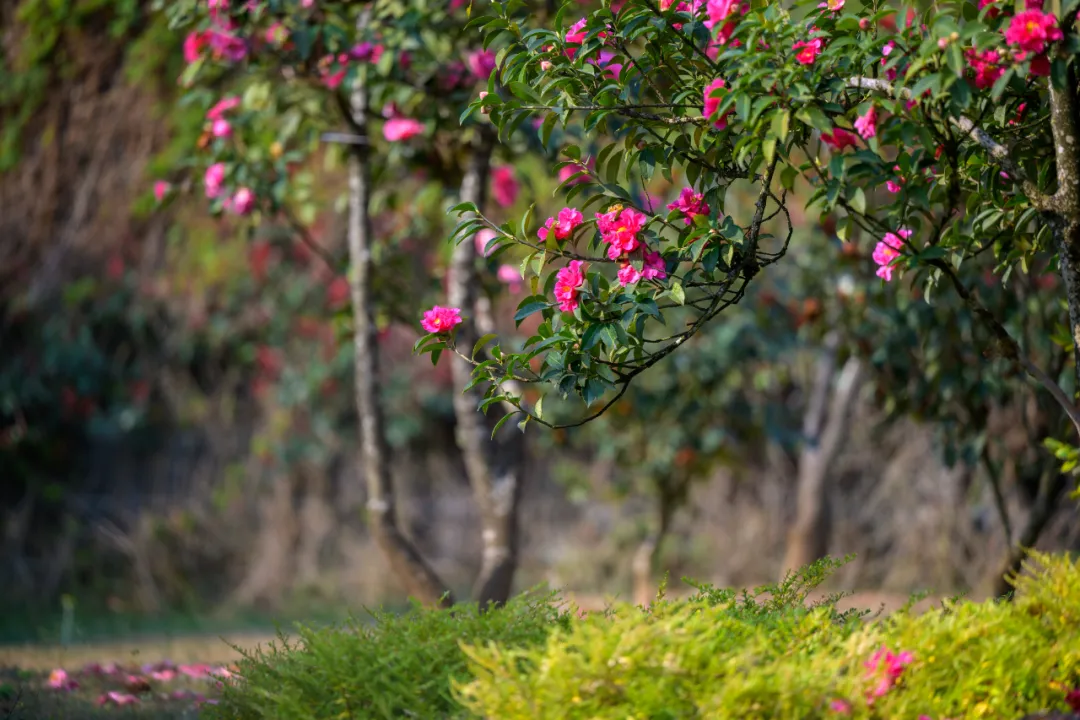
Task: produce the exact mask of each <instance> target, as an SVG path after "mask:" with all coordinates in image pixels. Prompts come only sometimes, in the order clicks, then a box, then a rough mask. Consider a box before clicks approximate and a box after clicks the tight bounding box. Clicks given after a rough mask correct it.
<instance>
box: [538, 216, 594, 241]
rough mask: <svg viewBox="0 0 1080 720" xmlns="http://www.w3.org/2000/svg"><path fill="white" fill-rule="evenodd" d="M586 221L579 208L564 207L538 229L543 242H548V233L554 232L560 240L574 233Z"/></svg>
mask: <svg viewBox="0 0 1080 720" xmlns="http://www.w3.org/2000/svg"><path fill="white" fill-rule="evenodd" d="M584 222H585V217H584V216H583V215H582V214H581V211H580V210H578V209H577V208H563V209H562V210H560V211H559V214H558V216H557V217H549V218H548V219H547V221H546V222H545V223H544V226H543V227H541V228H540V229H539V230H537V231H536V234H537V236H539V238H540V240H541V241H542V242H547V239H548V233H549V232H554V233H555V239H556V240H559V241H560V242H561V241H563V240H565V239H567V238H568V237H570V236H571V235H573V233H574V230H575V229H577V228H578V227H580V226H581V225H582V223H584Z"/></svg>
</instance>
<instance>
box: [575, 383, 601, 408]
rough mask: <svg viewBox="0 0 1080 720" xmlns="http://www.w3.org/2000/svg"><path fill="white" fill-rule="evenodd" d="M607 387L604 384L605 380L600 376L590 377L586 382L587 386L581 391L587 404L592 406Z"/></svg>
mask: <svg viewBox="0 0 1080 720" xmlns="http://www.w3.org/2000/svg"><path fill="white" fill-rule="evenodd" d="M605 390H607V387H606V386H605V385H604V381H603V380H601V379H600V378H589V379H588V381H586V383H585V388H584V389H583V390H582V392H581V397H582V398H583V399H584V400H585V405H587V406H591V405H592V404H593V403H594V402H596V401H597V400H599V399H600V398H601V397H602V396H603V394H604V391H605Z"/></svg>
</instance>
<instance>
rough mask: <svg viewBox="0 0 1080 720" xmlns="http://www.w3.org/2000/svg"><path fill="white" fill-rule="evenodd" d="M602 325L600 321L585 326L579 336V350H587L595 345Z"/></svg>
mask: <svg viewBox="0 0 1080 720" xmlns="http://www.w3.org/2000/svg"><path fill="white" fill-rule="evenodd" d="M603 328H604V326H603V325H601V324H600V323H593V324H592V325H590V326H589V327H587V328H585V333H584V334H583V335H582V336H581V352H583V353H584V352H589V351H590V350H592V349H593V346H594V345H596V341H597V340H599V339H600V331H601V330H603Z"/></svg>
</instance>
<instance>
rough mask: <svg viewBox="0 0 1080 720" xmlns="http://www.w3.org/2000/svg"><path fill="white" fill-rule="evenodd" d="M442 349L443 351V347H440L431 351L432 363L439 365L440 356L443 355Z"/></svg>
mask: <svg viewBox="0 0 1080 720" xmlns="http://www.w3.org/2000/svg"><path fill="white" fill-rule="evenodd" d="M442 351H443V348H438V349H436V350H432V351H431V364H432V365H438V364H439V358H440V357H442Z"/></svg>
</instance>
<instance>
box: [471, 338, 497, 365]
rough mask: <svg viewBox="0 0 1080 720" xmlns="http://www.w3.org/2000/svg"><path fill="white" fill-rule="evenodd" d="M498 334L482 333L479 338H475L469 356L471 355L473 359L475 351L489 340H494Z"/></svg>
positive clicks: (478, 350)
mask: <svg viewBox="0 0 1080 720" xmlns="http://www.w3.org/2000/svg"><path fill="white" fill-rule="evenodd" d="M498 336H499V335H498V333H488V334H487V335H482V336H481V337H480V339H479V340H477V341H476V343H475V344H474V345H473V348H472V355H470V356H469V357H471V358H473V359H474V360H475V359H476V353H478V352H480V350H481V349H482V348H483V347H484V346H485V345H487V344H488V343H489V342H491V341H492V340H494V339H495V338H497V337H498Z"/></svg>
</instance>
